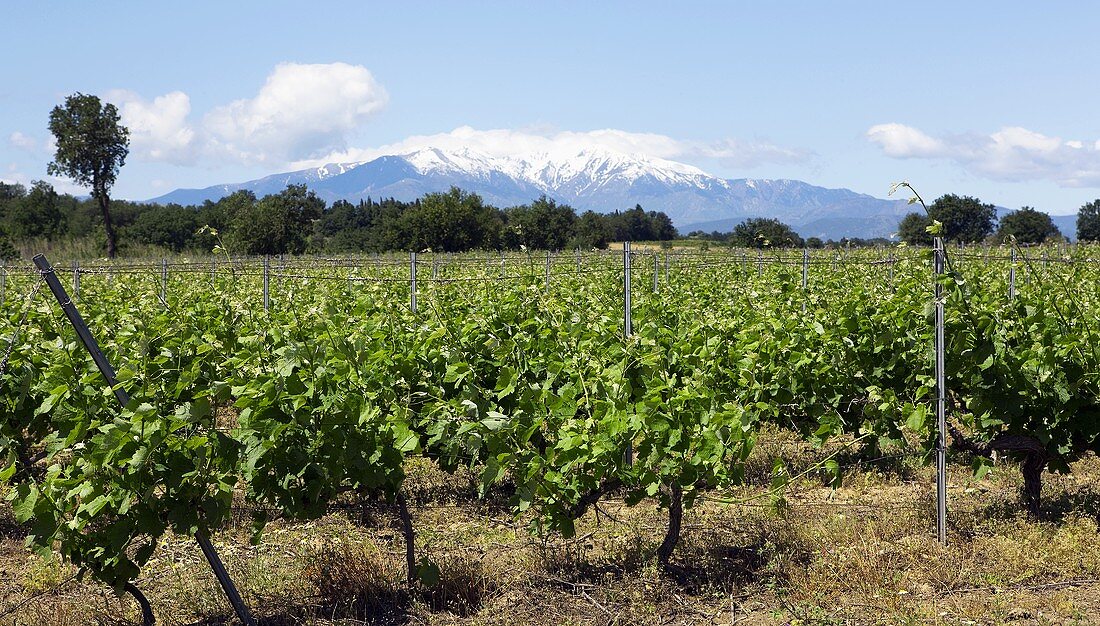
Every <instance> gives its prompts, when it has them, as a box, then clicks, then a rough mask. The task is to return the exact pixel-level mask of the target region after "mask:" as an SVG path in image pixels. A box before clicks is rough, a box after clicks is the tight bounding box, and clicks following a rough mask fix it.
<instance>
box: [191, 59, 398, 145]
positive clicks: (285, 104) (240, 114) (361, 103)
mask: <svg viewBox="0 0 1100 626" xmlns="http://www.w3.org/2000/svg"><path fill="white" fill-rule="evenodd" d="M387 100H388V96H387V94H386V91H385V89H383V88H382V86H381V85H379V84H378V82H377V81H375V79H374V77H373V76H372V75H371V73H370V71H368V70H367V68H365V67H363V66H361V65H349V64H347V63H329V64H317V65H303V64H298V63H282V64H280V65H278V66H277V67H276V68H275V71H273V72H272V73H271V75H270V76H268V77H267V82H266V83H265V84H264V86H263V88H261V89H260V92H259V93H258V94H256V97H254V98H252V99H248V100H236V101H234V102H231V103H229V104H227V105H225V106H220V107H217V108H215V109H214V110H212V111H211V112H210V113H208V114H207V115H206V117H205V118H204V119H203V129H204V131H205V132H206V134H207V136H208V139H209V141H210V145H211V147H212V148H214V149H216V150H218V151H223V152H225V153H227V154H229V155H231V156H233V157H235V158H236V159H239V160H242V161H246V162H260V163H264V162H276V163H280V162H286V161H288V160H295V159H303V158H309V157H313V156H317V155H320V154H324V153H326V152H331V151H333V150H339V149H342V148H345V147H346V137H347V135H348V133H350V132H352V131H354V130H355V129H357V128H358V127H359V126H360V125H362V124H363V122H365V121H366V120H367V119H368V118H369V117H370V116H371V115H373V114H374V113H376V112H377V111H378V110H379V109H381V108H382V107H383V106H385V104H386V102H387Z"/></svg>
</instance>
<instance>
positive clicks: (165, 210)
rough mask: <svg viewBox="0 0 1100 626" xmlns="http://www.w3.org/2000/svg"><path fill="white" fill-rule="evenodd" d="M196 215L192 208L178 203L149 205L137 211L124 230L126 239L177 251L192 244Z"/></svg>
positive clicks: (196, 223) (197, 225)
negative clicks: (130, 223)
mask: <svg viewBox="0 0 1100 626" xmlns="http://www.w3.org/2000/svg"><path fill="white" fill-rule="evenodd" d="M196 215H197V213H195V210H194V209H192V208H190V207H183V206H180V205H178V204H169V205H167V206H154V207H151V208H149V209H148V210H146V211H143V212H141V213H139V214H138V216H137V219H135V220H134V223H133V224H132V225H131V226H130V227H129V229H128V230H127V231H125V232H126V233H127V235H128V237H127V239H130V238H132V239H133V240H134V241H137V242H140V243H147V244H152V245H154V246H165V247H167V248H171V249H172V250H173V251H175V252H179V251H180V250H183V249H184V248H185V247H187V246H189V245H191V244H192V241H193V239H194V237H195V231H196V230H198V227H199V224H198V221H197V220H196Z"/></svg>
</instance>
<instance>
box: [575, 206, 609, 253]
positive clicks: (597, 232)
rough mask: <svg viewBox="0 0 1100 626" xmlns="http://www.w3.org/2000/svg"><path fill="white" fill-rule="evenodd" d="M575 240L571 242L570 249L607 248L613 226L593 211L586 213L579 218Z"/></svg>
mask: <svg viewBox="0 0 1100 626" xmlns="http://www.w3.org/2000/svg"><path fill="white" fill-rule="evenodd" d="M574 232H575V234H574V235H573V240H572V241H571V242H569V247H570V248H586V249H589V248H598V249H600V250H602V249H604V248H606V247H607V244H608V242H610V241H611V236H612V232H611V226H610V224H608V222H607V218H606V217H604V216H603V215H600V214H599V213H595V212H593V211H585V212H584V213H582V214H581V216H580V217H579V218H577V223H576V226H575V227H574Z"/></svg>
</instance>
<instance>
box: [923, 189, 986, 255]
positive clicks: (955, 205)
mask: <svg viewBox="0 0 1100 626" xmlns="http://www.w3.org/2000/svg"><path fill="white" fill-rule="evenodd" d="M928 216H929V217H930V218H931V219H933V220H936V221H938V222H940V223H942V224H943V238H944V239H945V240H947V241H961V242H963V243H974V242H975V241H981V240H983V239H985V238H986V237H988V236H989V235H991V234H993V226H994V224H995V223H996V221H997V207H995V206H993V205H992V204H983V203H982V201H981V200H979V199H977V198H971V197H970V196H957V195H955V194H947V195H944V196H940V197H939V198H937V199H936V201H935V202H933V203H932V205H931V206H929V207H928Z"/></svg>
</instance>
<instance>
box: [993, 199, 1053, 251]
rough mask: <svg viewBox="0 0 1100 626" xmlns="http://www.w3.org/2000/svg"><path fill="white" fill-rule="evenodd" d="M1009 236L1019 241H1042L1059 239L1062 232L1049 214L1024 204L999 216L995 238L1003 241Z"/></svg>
mask: <svg viewBox="0 0 1100 626" xmlns="http://www.w3.org/2000/svg"><path fill="white" fill-rule="evenodd" d="M1009 237H1015V238H1016V241H1018V242H1020V243H1042V242H1044V241H1050V240H1054V239H1061V238H1062V233H1061V232H1059V231H1058V227H1057V226H1055V225H1054V220H1052V219H1050V216H1049V215H1047V214H1046V213H1043V212H1042V211H1036V210H1035V209H1033V208H1031V207H1029V206H1025V207H1023V208H1021V209H1020V210H1019V211H1013V212H1011V213H1009V214H1008V215H1005V216H1004V217H1003V218H1001V224H1000V226H999V227H998V228H997V238H998V239H1000V240H1002V241H1004V240H1006V239H1007V238H1009Z"/></svg>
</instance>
